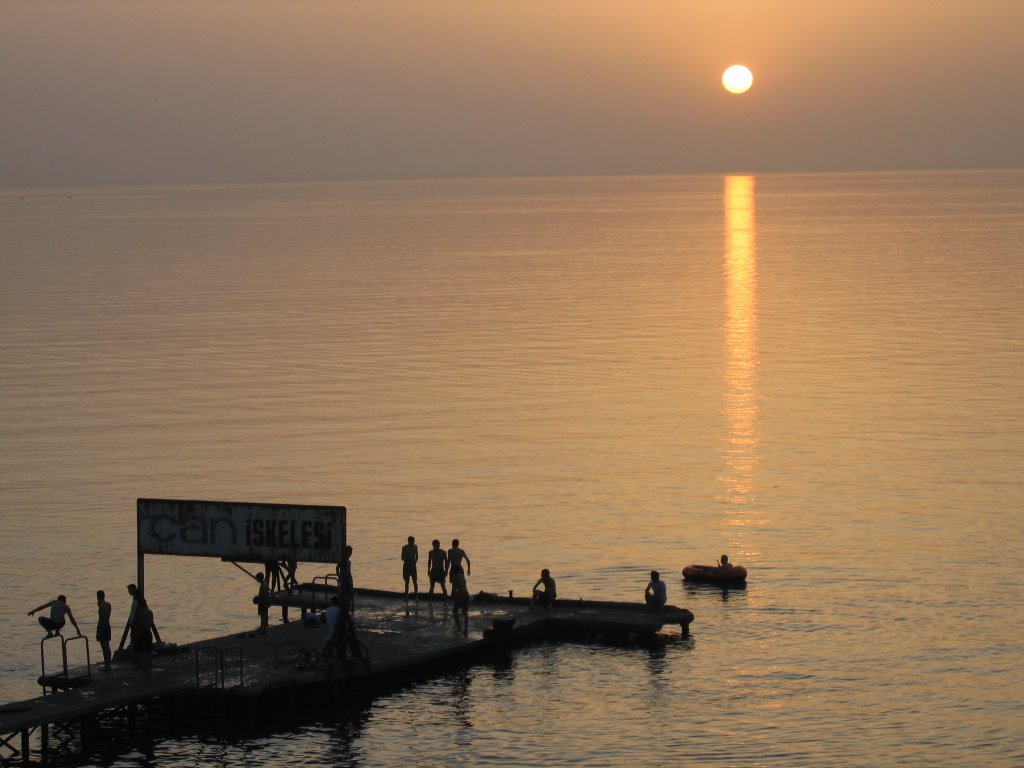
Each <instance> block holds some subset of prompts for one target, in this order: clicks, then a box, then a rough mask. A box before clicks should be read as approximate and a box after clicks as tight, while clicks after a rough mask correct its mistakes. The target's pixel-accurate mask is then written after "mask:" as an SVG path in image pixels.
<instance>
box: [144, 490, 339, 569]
mask: <svg viewBox="0 0 1024 768" xmlns="http://www.w3.org/2000/svg"><path fill="white" fill-rule="evenodd" d="M137 511H138V532H139V551H140V552H142V553H144V554H153V555H192V556H198V557H222V558H226V559H229V560H249V561H271V560H277V561H281V560H296V561H298V562H303V563H338V562H339V561H340V560H341V550H342V547H343V541H344V530H345V507H316V506H308V505H304V504H254V503H244V502H225V501H183V500H177V499H139V500H138V502H137Z"/></svg>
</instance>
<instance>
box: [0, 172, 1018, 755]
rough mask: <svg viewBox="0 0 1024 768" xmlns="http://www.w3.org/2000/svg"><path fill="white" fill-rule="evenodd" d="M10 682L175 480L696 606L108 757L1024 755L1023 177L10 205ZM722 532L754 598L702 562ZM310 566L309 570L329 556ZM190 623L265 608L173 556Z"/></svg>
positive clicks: (164, 563)
mask: <svg viewBox="0 0 1024 768" xmlns="http://www.w3.org/2000/svg"><path fill="white" fill-rule="evenodd" d="M0 257H2V259H0V278H2V279H0V404H2V408H3V412H2V418H0V541H2V542H3V550H2V551H3V556H2V557H0V584H2V585H3V587H2V590H0V617H2V622H3V623H2V626H3V643H2V644H0V686H2V687H0V700H3V701H10V700H16V699H20V698H25V697H29V696H34V695H36V694H37V693H38V687H37V686H36V684H35V677H36V675H37V674H38V665H39V658H38V653H39V650H38V640H39V637H40V629H39V627H38V626H37V625H36V624H35V621H34V619H30V618H28V617H27V616H26V615H25V613H26V611H27V610H29V609H30V608H33V607H35V606H36V605H38V604H40V603H42V602H45V601H46V600H49V599H51V598H52V597H53V596H54V595H56V594H57V593H65V594H67V595H68V598H69V602H70V604H71V606H72V607H73V609H74V610H75V612H76V615H77V616H78V617H79V618H80V619H81V620H82V622H83V624H85V625H86V631H87V632H89V633H91V630H92V624H93V622H94V620H95V611H94V600H93V593H94V591H95V590H96V589H101V588H102V589H106V590H107V592H108V594H110V595H112V596H113V597H114V622H115V624H117V623H118V622H119V621H121V622H123V620H124V617H125V614H126V612H127V609H128V604H127V600H126V597H127V596H126V595H125V594H124V593H123V587H124V584H126V583H127V582H128V581H132V580H134V575H135V572H134V567H135V544H134V524H135V499H136V498H137V497H139V496H147V497H171V498H208V499H225V500H236V501H267V502H274V501H280V502H296V503H314V504H343V505H345V506H347V507H348V510H349V524H350V527H349V539H350V541H351V542H352V543H353V545H354V546H355V558H354V570H355V576H356V582H357V584H361V585H364V586H374V587H384V588H399V586H400V583H401V570H400V569H401V563H400V561H399V559H398V555H399V550H400V548H401V546H402V544H403V543H404V542H405V537H406V536H407V535H414V536H416V537H417V539H418V540H419V541H420V542H421V543H422V544H426V543H427V542H429V541H430V540H431V539H433V538H435V537H437V538H440V539H441V540H442V541H446V540H449V539H451V538H452V537H459V538H460V539H461V540H462V543H463V546H464V548H465V549H466V551H467V552H468V553H469V555H470V557H471V558H472V562H473V577H472V579H471V583H470V587H471V589H472V590H474V591H476V590H480V589H484V590H488V591H496V592H497V591H505V590H508V589H514V590H516V591H517V592H519V593H524V592H526V591H528V589H529V587H530V586H531V585H532V583H533V581H534V579H535V578H536V574H537V571H538V570H539V569H540V568H542V567H548V568H550V569H551V570H552V573H553V575H554V576H555V577H556V579H557V580H558V587H559V592H560V594H561V595H562V596H564V597H577V596H582V597H587V598H596V599H637V600H639V599H641V596H642V592H643V588H644V585H645V584H646V580H647V578H646V576H647V572H648V571H649V570H650V569H652V568H654V569H658V570H660V571H661V572H662V573H663V574H666V575H667V576H668V583H669V598H670V602H673V603H675V604H677V605H680V606H684V607H686V608H689V609H690V610H692V611H693V612H694V614H695V615H696V620H695V623H694V625H693V633H692V636H691V637H690V638H689V639H686V640H683V639H681V638H679V637H678V636H676V637H669V638H668V639H667V640H666V641H665V643H664V644H662V645H660V646H659V647H657V648H655V649H649V648H627V647H609V646H602V645H546V646H541V647H535V648H530V649H525V650H522V651H520V652H517V653H515V654H513V655H512V656H510V657H509V658H508V659H504V660H502V661H501V663H494V664H484V665H481V666H477V667H473V668H470V669H468V670H465V671H464V672H460V673H458V674H454V675H450V676H448V677H444V678H441V679H438V680H435V681H431V682H426V683H422V684H418V685H414V686H410V687H409V688H407V689H405V690H403V691H401V692H398V693H395V694H393V695H391V696H388V697H386V698H383V699H380V700H379V701H377V702H376V703H375V704H373V705H372V707H368V708H366V709H364V710H360V711H358V712H356V713H353V712H351V711H343V710H339V711H325V712H323V713H322V716H321V717H320V718H319V719H318V720H311V721H310V722H307V723H303V724H301V725H299V726H297V727H291V726H290V727H288V728H286V729H282V730H281V731H280V732H269V733H264V734H259V735H258V737H254V738H241V739H227V738H224V739H214V740H210V739H200V738H198V737H193V736H189V735H187V734H182V733H175V732H174V730H173V728H172V729H170V730H169V731H167V732H158V733H156V734H149V735H138V736H136V737H134V740H132V739H126V740H125V741H124V744H123V748H122V747H117V748H114V749H113V751H110V750H108V751H107V752H106V753H104V754H101V755H93V756H89V757H83V758H81V759H79V758H73V759H72V763H73V764H74V763H75V762H76V761H77V762H79V763H80V764H82V765H86V764H91V763H90V761H93V762H95V763H96V764H103V765H112V766H149V765H160V766H226V765H239V764H252V765H270V764H278V765H286V764H291V765H304V766H364V767H367V768H368V767H369V766H382V767H386V768H392V767H397V766H405V765H410V764H418V765H439V764H441V763H442V762H444V763H446V764H454V765H467V766H485V765H495V766H498V765H500V766H569V765H572V766H673V767H676V766H681V765H704V766H732V765H742V766H821V765H831V766H878V765H883V766H895V765H913V766H964V765H971V766H1011V765H1024V736H1022V734H1024V703H1022V701H1024V683H1022V680H1024V639H1022V638H1024V632H1022V630H1024V621H1022V619H1024V607H1022V605H1024V601H1022V598H1024V588H1022V587H1024V576H1022V571H1021V567H1020V566H1021V559H1022V556H1024V515H1022V507H1024V479H1022V477H1024V472H1022V470H1024V172H1001V173H991V172H976V173H933V174H891V175H890V174H868V175H794V176H787V175H769V176H758V177H756V178H754V177H745V176H732V177H724V178H723V177H721V176H698V177H644V178H596V179H537V180H494V181H458V182H454V181H453V182H417V183H373V184H370V183H360V184H319V185H267V186H204V187H166V188H157V187H150V188H118V189H78V190H61V191H53V190H47V191H18V192H15V191H10V190H8V191H5V192H3V193H2V194H0ZM722 553H729V555H730V556H731V558H732V559H733V560H734V561H736V562H740V563H743V564H745V565H747V567H748V568H749V569H750V572H751V578H750V581H749V586H748V587H747V589H746V590H742V591H737V590H732V591H729V592H722V591H720V590H716V589H694V588H691V587H686V586H684V585H683V583H682V582H681V580H680V575H679V574H680V570H681V568H682V567H683V566H684V565H687V564H689V563H702V562H703V563H706V562H713V561H714V560H715V558H717V557H718V556H719V555H720V554H722ZM315 573H316V569H315V568H314V567H313V566H306V567H305V569H302V568H300V576H303V577H306V578H310V577H311V576H313V575H315ZM147 592H148V594H149V597H150V599H151V601H152V602H153V603H154V606H155V608H156V615H157V621H158V624H159V625H160V626H161V628H162V634H163V636H164V639H165V640H170V641H174V642H178V643H185V642H188V641H190V640H194V639H199V638H202V637H205V636H209V635H211V634H222V633H224V632H228V631H234V630H244V629H248V628H251V627H252V626H254V623H255V616H254V614H253V607H252V604H251V602H250V601H249V599H250V597H251V595H252V592H253V589H252V585H251V582H250V581H249V579H248V578H247V577H246V576H245V575H244V574H242V573H241V572H240V571H238V570H237V569H235V568H233V567H231V566H230V565H227V564H223V563H220V562H219V561H206V560H184V559H175V558H159V557H152V558H149V559H148V561H147Z"/></svg>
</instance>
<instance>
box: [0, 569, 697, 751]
mask: <svg viewBox="0 0 1024 768" xmlns="http://www.w3.org/2000/svg"><path fill="white" fill-rule="evenodd" d="M332 594H337V591H336V590H334V589H330V588H329V587H327V586H326V585H303V587H302V588H301V589H300V590H293V591H290V592H276V593H273V594H272V595H271V601H270V602H271V605H272V606H279V607H280V608H281V609H282V611H286V610H295V611H296V613H299V612H301V613H310V612H313V611H321V610H322V609H324V608H325V607H326V605H327V602H328V599H329V596H330V595H332ZM354 602H355V620H354V625H355V631H356V637H357V639H358V641H359V644H360V646H361V648H360V651H361V652H362V656H361V657H356V658H352V657H351V654H349V656H348V658H335V659H327V660H324V659H323V656H322V654H321V651H322V649H323V648H324V646H325V643H326V640H327V630H326V628H325V626H324V624H323V623H322V622H321V621H319V620H317V621H311V620H308V619H307V620H302V618H300V616H299V615H295V614H293V618H294V620H293V621H289V622H287V623H283V624H274V625H272V626H271V627H270V628H269V629H268V630H267V631H266V632H265V633H260V632H257V631H255V630H253V631H248V632H242V633H235V634H231V635H226V636H224V637H218V638H214V639H210V640H204V641H201V642H195V643H192V644H190V645H188V646H182V647H177V648H172V649H171V650H170V651H169V652H167V653H161V654H158V655H156V656H155V657H154V659H153V669H152V673H151V675H150V676H149V677H148V678H147V677H145V676H144V674H143V672H142V670H140V669H138V668H137V667H136V666H135V665H134V664H133V663H132V661H131V660H128V661H121V662H115V665H114V668H113V670H111V671H109V672H108V671H104V670H102V669H101V668H98V667H96V666H93V667H92V669H91V670H90V669H79V670H72V671H69V673H68V678H69V679H73V681H74V684H73V685H61V684H60V683H61V681H60V677H61V676H60V675H56V676H53V675H50V676H48V677H47V679H46V680H45V681H43V680H41V681H40V684H41V685H42V684H43V683H44V682H45V683H46V684H47V687H46V688H44V689H43V690H44V691H46V690H54V691H55V692H53V693H49V694H47V695H43V696H39V697H37V698H34V699H29V700H27V701H21V702H13V703H9V704H6V705H2V706H0V764H3V765H16V764H22V765H28V764H31V763H32V762H35V761H37V760H38V761H39V762H46V760H47V756H48V749H49V740H50V729H51V727H59V728H61V729H62V730H63V731H64V732H65V733H66V732H67V731H68V730H69V729H70V730H71V731H72V732H74V733H75V734H77V735H76V738H77V737H79V736H80V738H81V742H82V747H83V748H84V747H85V746H86V745H87V744H88V742H89V734H90V729H91V727H92V724H93V723H94V722H95V719H96V718H97V717H99V716H100V715H101V714H107V713H111V712H119V713H123V714H124V715H125V716H126V717H127V718H128V719H129V720H132V719H134V717H135V713H136V710H137V708H138V707H140V706H145V705H147V704H150V703H153V702H156V701H158V700H159V701H164V702H166V701H168V700H171V699H180V700H183V701H186V702H187V706H188V707H190V708H192V707H196V708H201V707H203V706H204V705H207V704H213V705H215V707H216V710H217V711H218V712H220V713H224V712H226V711H230V712H232V713H234V714H235V715H236V716H238V717H249V716H251V715H252V713H254V712H257V711H261V710H262V711H266V710H267V709H268V708H267V707H266V703H267V700H268V697H270V698H271V699H272V700H274V701H275V706H291V705H292V704H294V703H295V702H299V701H309V700H311V699H314V700H315V699H317V698H318V697H319V696H320V695H323V694H326V695H327V696H329V697H330V699H331V700H332V701H336V702H337V701H344V700H348V699H351V700H353V701H356V700H359V699H366V698H373V697H374V696H375V695H377V694H378V693H379V692H381V691H386V690H390V689H392V688H394V687H396V686H399V685H404V684H408V683H409V682H412V681H415V680H421V679H427V678H430V677H432V676H436V675H438V674H442V673H444V672H446V671H448V670H450V669H452V668H453V667H458V666H464V665H466V664H470V663H472V662H473V661H474V660H476V659H479V658H480V657H481V656H484V655H486V654H489V653H493V652H495V651H501V650H504V649H508V648H511V647H515V646H521V645H524V644H528V643H532V642H540V641H545V640H574V639H583V640H614V641H615V642H623V641H627V642H629V641H631V642H645V641H649V640H651V639H653V638H654V637H655V636H656V635H657V634H658V633H659V632H661V631H662V629H663V628H664V627H665V626H671V625H678V626H679V627H680V631H681V633H682V635H683V636H686V635H687V634H688V632H689V626H690V623H691V622H692V621H693V614H692V613H691V612H690V611H688V610H686V609H681V608H676V607H674V606H666V607H665V609H664V610H663V611H661V612H658V613H652V612H649V611H647V610H645V606H643V605H642V604H637V603H615V602H601V601H591V600H558V601H557V602H556V604H555V605H554V606H553V607H550V608H542V607H534V608H532V609H531V608H530V607H529V601H528V600H527V599H525V598H513V597H511V596H504V595H500V596H499V595H494V594H488V593H479V594H478V595H476V596H474V598H473V600H472V601H471V602H470V605H469V622H468V626H467V627H466V628H465V629H463V628H461V627H459V626H458V625H457V624H456V623H455V622H454V621H453V618H452V602H451V600H450V599H449V600H444V599H441V596H440V595H439V594H436V595H434V597H433V598H430V597H428V596H427V595H425V594H420V595H409V596H405V595H403V594H402V593H399V592H387V591H382V590H367V589H357V590H355V596H354ZM47 642H52V641H47ZM69 642H70V638H69ZM54 677H56V680H55V679H54ZM225 705H227V706H225ZM33 735H38V738H33ZM33 742H36V743H35V744H33Z"/></svg>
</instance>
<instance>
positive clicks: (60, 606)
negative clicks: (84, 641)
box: [28, 595, 82, 637]
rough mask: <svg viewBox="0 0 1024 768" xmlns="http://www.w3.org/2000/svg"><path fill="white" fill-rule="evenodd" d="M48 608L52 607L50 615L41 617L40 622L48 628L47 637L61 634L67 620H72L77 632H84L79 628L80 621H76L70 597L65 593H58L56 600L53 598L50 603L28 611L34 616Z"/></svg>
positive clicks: (44, 627)
mask: <svg viewBox="0 0 1024 768" xmlns="http://www.w3.org/2000/svg"><path fill="white" fill-rule="evenodd" d="M47 608H49V609H50V615H49V616H40V617H39V623H40V624H41V625H42V627H43V629H45V630H46V636H47V637H53V636H54V635H59V634H60V630H61V628H62V627H63V626H64V623H65V621H70V622H71V624H72V626H73V627H74V628H75V632H77V633H78V634H79V635H81V634H82V630H80V629H79V628H78V622H77V621H75V617H74V614H72V613H71V608H70V607H68V599H67V598H66V597H64V595H58V596H57V599H56V600H51V601H50V602H48V603H43V604H42V605H40V606H39V607H38V608H33V609H32V610H31V611H29V612H28V615H29V616H32V615H33V614H36V613H39V611H44V610H46V609H47Z"/></svg>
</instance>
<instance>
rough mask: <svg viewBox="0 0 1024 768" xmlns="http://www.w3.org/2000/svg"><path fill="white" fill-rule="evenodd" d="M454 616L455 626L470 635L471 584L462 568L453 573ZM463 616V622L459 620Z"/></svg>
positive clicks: (465, 634)
mask: <svg viewBox="0 0 1024 768" xmlns="http://www.w3.org/2000/svg"><path fill="white" fill-rule="evenodd" d="M451 578H452V618H453V619H455V628H456V629H461V630H462V635H463V636H464V637H465V636H468V635H469V586H468V585H467V584H466V574H464V573H462V571H461V570H460V571H459V572H458V573H456V574H453V575H452V577H451ZM460 616H461V618H462V622H461V623H460V622H459V617H460Z"/></svg>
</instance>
